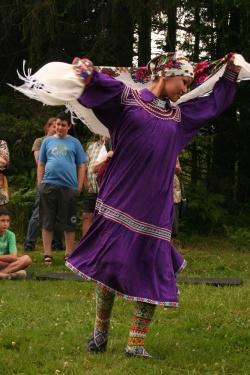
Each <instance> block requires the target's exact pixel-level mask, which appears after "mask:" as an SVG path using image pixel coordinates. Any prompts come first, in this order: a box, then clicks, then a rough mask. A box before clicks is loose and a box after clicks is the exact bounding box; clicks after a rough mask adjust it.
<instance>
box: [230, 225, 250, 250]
mask: <svg viewBox="0 0 250 375" xmlns="http://www.w3.org/2000/svg"><path fill="white" fill-rule="evenodd" d="M225 231H226V234H227V237H228V238H229V240H230V241H231V242H232V243H233V245H234V246H235V248H236V249H237V250H242V251H250V229H249V228H234V227H227V226H225Z"/></svg>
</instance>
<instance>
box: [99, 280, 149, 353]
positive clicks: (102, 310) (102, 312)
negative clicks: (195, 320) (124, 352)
mask: <svg viewBox="0 0 250 375" xmlns="http://www.w3.org/2000/svg"><path fill="white" fill-rule="evenodd" d="M114 299H115V294H114V293H111V292H109V291H108V290H107V289H106V288H105V287H103V286H100V285H97V288H96V320H95V331H96V332H102V334H104V335H105V336H106V335H108V330H109V326H110V318H111V313H112V308H113V304H114ZM154 311H155V305H152V304H149V303H145V302H136V303H135V312H134V317H133V322H132V325H131V327H130V331H129V336H128V347H129V348H130V349H133V348H138V347H143V346H144V340H145V337H146V334H147V332H148V327H149V324H150V322H151V320H152V318H153V315H154Z"/></svg>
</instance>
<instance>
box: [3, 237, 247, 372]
mask: <svg viewBox="0 0 250 375" xmlns="http://www.w3.org/2000/svg"><path fill="white" fill-rule="evenodd" d="M181 252H182V253H183V255H184V256H185V258H186V259H187V261H188V267H187V269H186V271H185V272H184V275H185V276H198V275H201V276H219V277H224V276H231V277H232V276H235V277H241V278H242V279H243V281H244V283H243V285H242V286H237V287H223V288H217V287H211V286H204V285H200V286H198V285H180V289H181V307H180V308H179V309H164V308H160V307H159V308H158V309H157V311H156V315H155V319H154V322H153V324H152V327H151V330H150V333H149V335H148V338H147V345H146V346H147V349H148V351H149V352H150V353H151V354H152V355H153V356H154V359H153V360H149V361H146V360H143V359H129V358H126V357H125V356H124V347H125V345H126V339H127V334H128V329H129V324H130V320H131V317H132V314H133V305H132V303H129V302H127V301H125V300H123V299H122V298H117V299H116V303H115V307H114V311H113V319H112V326H111V334H110V340H109V346H108V351H107V353H105V354H101V355H91V354H88V353H87V352H86V340H87V338H88V336H89V334H90V333H91V331H92V327H93V321H94V317H95V296H94V290H95V286H94V284H93V283H89V282H76V281H40V282H39V281H36V280H26V281H20V282H19V281H5V280H2V281H1V282H0V374H1V375H2V374H3V375H14V374H15V375H54V374H55V375H56V374H57V375H62V374H63V375H83V374H84V375H85V374H90V375H97V374H98V375H99V374H112V375H116V374H117V375H118V374H119V375H120V374H124V375H127V374H131V375H132V374H143V375H146V374H157V375H158V374H168V375H184V374H185V375H198V374H200V375H222V374H228V375H229V374H230V375H236V374H237V375H238V374H244V375H247V374H250V355H249V353H250V350H249V349H250V348H249V344H250V335H249V328H250V327H249V326H250V304H249V292H250V277H249V265H250V253H248V252H238V251H235V250H234V248H233V247H232V246H231V245H230V243H226V242H225V241H222V240H219V239H213V240H211V239H206V238H200V237H199V238H193V239H190V240H189V241H184V242H183V243H182V249H181ZM31 254H32V258H33V266H32V269H33V272H34V273H35V274H39V273H43V272H46V271H47V270H48V268H46V267H45V266H43V265H42V264H41V256H40V254H39V253H38V252H34V253H31ZM62 259H63V253H62V252H58V253H56V254H55V265H54V267H53V268H50V270H53V271H63V270H65V271H66V269H65V267H64V265H63V260H62Z"/></svg>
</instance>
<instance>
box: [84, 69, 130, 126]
mask: <svg viewBox="0 0 250 375" xmlns="http://www.w3.org/2000/svg"><path fill="white" fill-rule="evenodd" d="M124 87H125V84H124V83H123V82H121V81H118V80H116V79H114V78H113V77H110V76H109V75H107V74H103V73H99V72H96V71H94V74H93V77H92V80H91V82H90V83H89V84H88V85H87V87H86V89H85V90H84V92H83V93H82V95H81V96H80V98H79V99H78V101H79V102H80V103H81V104H82V105H83V106H85V107H87V108H91V109H92V110H93V111H94V113H95V115H96V116H97V117H98V118H99V119H101V120H102V119H103V118H108V117H109V116H107V115H108V113H109V114H110V119H111V120H112V121H108V122H107V121H105V123H104V125H105V126H106V127H107V128H108V129H109V130H112V129H113V128H114V126H115V125H116V126H118V124H119V117H120V116H121V106H122V102H121V96H122V92H123V90H124Z"/></svg>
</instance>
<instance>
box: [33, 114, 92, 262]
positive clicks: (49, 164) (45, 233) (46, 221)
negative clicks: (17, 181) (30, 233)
mask: <svg viewBox="0 0 250 375" xmlns="http://www.w3.org/2000/svg"><path fill="white" fill-rule="evenodd" d="M70 128H71V122H70V115H69V114H67V113H65V112H61V113H59V114H58V115H57V118H56V134H55V135H53V136H51V137H47V138H46V139H45V140H44V141H43V143H42V146H41V149H40V152H39V157H38V167H37V183H38V186H39V192H40V207H39V215H40V223H41V226H42V237H43V250H44V263H45V264H48V265H49V264H51V263H52V261H53V256H52V247H51V242H52V237H53V232H54V229H55V223H56V222H57V223H58V226H59V227H60V229H61V230H62V231H64V237H65V257H67V256H68V255H69V254H70V253H71V252H72V250H73V248H74V244H75V227H76V204H77V195H78V193H80V192H81V190H82V188H83V183H84V179H85V163H86V161H87V158H86V155H85V152H84V150H83V147H82V145H81V143H80V142H79V141H78V139H76V138H74V137H72V136H70V135H69V134H68V132H69V130H70Z"/></svg>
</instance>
